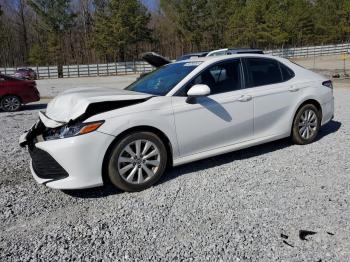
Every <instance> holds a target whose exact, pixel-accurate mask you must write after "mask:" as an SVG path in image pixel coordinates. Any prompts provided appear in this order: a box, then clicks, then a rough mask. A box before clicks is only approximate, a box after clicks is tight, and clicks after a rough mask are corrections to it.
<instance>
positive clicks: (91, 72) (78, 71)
mask: <svg viewBox="0 0 350 262" xmlns="http://www.w3.org/2000/svg"><path fill="white" fill-rule="evenodd" d="M264 52H265V54H269V55H273V56H280V57H285V58H297V57H316V56H325V55H337V54H344V53H350V43H344V44H336V45H321V46H308V47H296V48H281V49H274V50H266V51H264ZM29 67H30V68H32V69H33V70H35V71H36V72H37V75H38V78H39V79H45V78H58V67H57V66H29ZM17 68H21V67H11V68H0V72H1V73H4V74H7V75H14V73H15V71H16V70H17ZM152 70H154V67H153V66H151V65H150V64H148V63H147V62H145V61H131V62H115V63H107V64H90V65H65V66H63V77H64V78H67V77H89V76H113V75H127V74H140V73H145V72H150V71H152Z"/></svg>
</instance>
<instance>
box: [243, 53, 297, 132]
mask: <svg viewBox="0 0 350 262" xmlns="http://www.w3.org/2000/svg"><path fill="white" fill-rule="evenodd" d="M244 71H245V76H246V77H245V79H246V88H247V91H248V94H250V95H251V96H252V97H253V98H254V99H253V100H254V137H255V138H263V137H269V136H276V135H284V134H287V133H288V132H290V117H291V114H292V109H293V108H294V105H295V103H297V101H298V97H299V90H298V89H294V88H293V80H292V79H293V77H294V73H293V71H292V70H291V69H289V68H287V67H286V66H285V65H283V64H282V63H280V62H279V61H277V60H275V59H272V58H258V57H257V58H253V57H251V58H245V59H244Z"/></svg>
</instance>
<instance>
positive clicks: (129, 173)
mask: <svg viewBox="0 0 350 262" xmlns="http://www.w3.org/2000/svg"><path fill="white" fill-rule="evenodd" d="M167 157H168V156H167V151H166V148H165V145H164V143H163V141H162V140H161V139H160V138H159V137H158V136H157V135H155V134H153V133H150V132H135V133H131V134H130V135H127V136H125V137H123V138H122V139H121V140H119V141H118V142H117V143H116V144H115V145H114V147H113V148H112V151H111V154H110V157H109V160H108V162H107V164H108V169H107V170H108V177H109V179H110V181H111V182H112V184H113V185H114V186H116V187H117V188H119V189H121V190H123V191H129V192H134V191H141V190H144V189H146V188H149V187H151V186H152V185H154V184H155V183H156V182H157V181H158V180H159V179H160V178H161V177H162V175H163V174H164V171H165V169H166V165H167Z"/></svg>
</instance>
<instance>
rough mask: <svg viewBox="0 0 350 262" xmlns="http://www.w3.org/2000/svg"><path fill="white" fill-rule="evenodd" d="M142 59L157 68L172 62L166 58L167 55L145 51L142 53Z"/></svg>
mask: <svg viewBox="0 0 350 262" xmlns="http://www.w3.org/2000/svg"><path fill="white" fill-rule="evenodd" d="M142 59H143V60H145V61H146V62H147V63H149V64H150V65H152V66H154V67H156V68H158V67H161V66H163V65H167V64H170V63H171V61H170V60H169V59H166V58H165V57H163V56H161V55H159V54H157V53H154V52H148V53H144V54H143V55H142Z"/></svg>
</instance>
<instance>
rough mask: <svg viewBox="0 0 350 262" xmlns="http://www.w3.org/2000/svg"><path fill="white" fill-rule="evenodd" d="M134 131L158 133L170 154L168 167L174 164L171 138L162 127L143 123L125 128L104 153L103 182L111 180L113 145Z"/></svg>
mask: <svg viewBox="0 0 350 262" xmlns="http://www.w3.org/2000/svg"><path fill="white" fill-rule="evenodd" d="M132 132H151V133H154V134H156V135H157V136H158V137H159V138H160V139H161V140H162V141H163V143H164V146H165V148H166V151H167V154H168V158H167V159H168V163H167V167H171V166H172V165H173V146H172V144H171V142H170V139H169V138H168V136H167V135H166V134H165V133H164V132H163V131H161V130H160V129H158V128H156V127H153V126H147V125H141V126H135V127H131V128H129V129H126V130H124V131H123V132H121V133H120V134H119V135H117V136H116V137H115V138H114V139H113V141H112V143H111V144H110V145H109V146H108V148H107V151H106V153H105V155H104V158H103V162H102V180H103V183H104V184H106V183H108V182H109V178H108V173H107V161H108V158H109V156H110V154H111V152H112V149H113V147H114V146H115V145H116V144H117V143H118V142H119V141H120V140H121V139H122V138H124V137H125V136H126V135H128V134H130V133H132Z"/></svg>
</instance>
